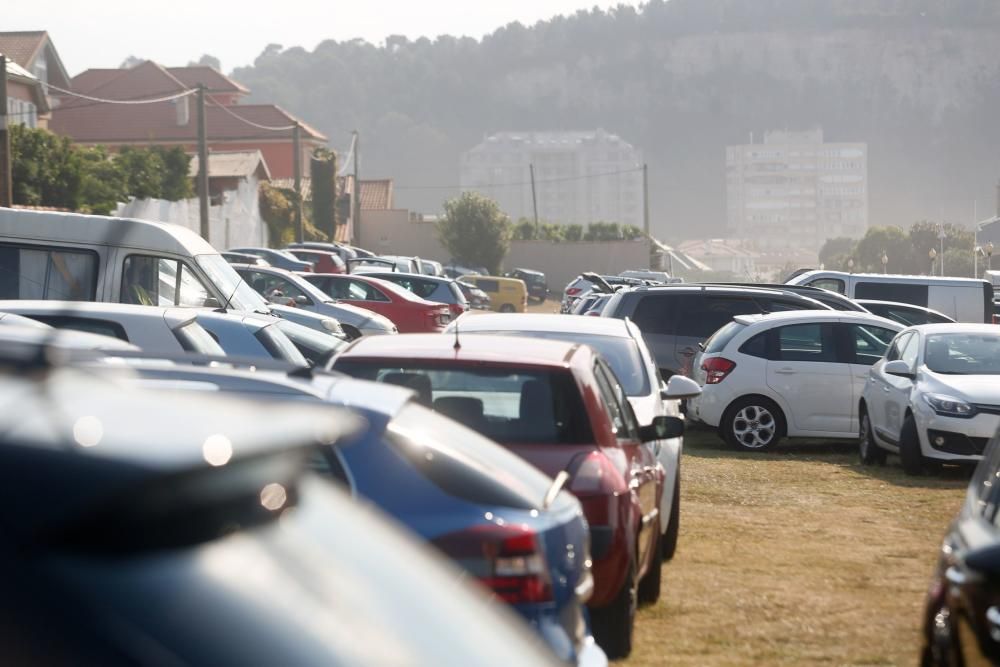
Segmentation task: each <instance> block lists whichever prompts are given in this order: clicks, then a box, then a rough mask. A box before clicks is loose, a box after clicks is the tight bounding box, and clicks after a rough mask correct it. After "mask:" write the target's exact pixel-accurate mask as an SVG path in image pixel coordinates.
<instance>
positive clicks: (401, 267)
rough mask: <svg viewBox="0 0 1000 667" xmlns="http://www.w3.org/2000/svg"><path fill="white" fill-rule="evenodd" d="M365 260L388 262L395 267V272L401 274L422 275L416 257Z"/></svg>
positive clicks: (380, 257)
mask: <svg viewBox="0 0 1000 667" xmlns="http://www.w3.org/2000/svg"><path fill="white" fill-rule="evenodd" d="M367 259H368V260H374V259H380V260H383V261H385V262H389V263H391V264H392V265H393V266H395V267H396V270H397V271H401V272H402V273H421V274H422V273H423V269H422V268H421V267H420V259H418V258H417V257H404V256H402V255H377V256H375V257H369V258H367ZM365 263H366V262H361V265H364V264H365Z"/></svg>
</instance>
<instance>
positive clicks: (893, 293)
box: [786, 271, 993, 324]
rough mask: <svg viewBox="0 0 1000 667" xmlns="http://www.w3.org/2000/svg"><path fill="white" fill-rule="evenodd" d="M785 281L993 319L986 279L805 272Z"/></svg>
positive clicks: (960, 318)
mask: <svg viewBox="0 0 1000 667" xmlns="http://www.w3.org/2000/svg"><path fill="white" fill-rule="evenodd" d="M786 282H787V284H789V285H807V286H809V287H821V288H823V289H827V290H830V291H831V292H839V293H840V294H843V295H845V296H847V297H849V298H851V299H872V300H875V301H895V302H897V303H910V304H913V305H914V306H924V307H925V308H931V309H933V310H937V311H939V312H942V313H944V314H945V315H947V316H948V317H951V318H952V319H954V320H955V321H957V322H977V323H983V322H985V323H987V324H989V323H991V322H993V285H992V284H990V282H989V281H986V280H975V279H973V278H947V277H944V278H942V277H936V276H894V275H884V274H881V273H845V272H843V271H807V272H805V273H802V274H799V275H797V276H795V277H793V278H790V279H789V280H788V281H786Z"/></svg>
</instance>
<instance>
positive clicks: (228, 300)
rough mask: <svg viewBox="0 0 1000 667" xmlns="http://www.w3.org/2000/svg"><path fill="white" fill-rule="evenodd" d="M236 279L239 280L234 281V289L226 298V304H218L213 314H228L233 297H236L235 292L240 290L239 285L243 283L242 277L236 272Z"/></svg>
mask: <svg viewBox="0 0 1000 667" xmlns="http://www.w3.org/2000/svg"><path fill="white" fill-rule="evenodd" d="M236 277H237V278H239V280H237V281H236V287H234V288H233V292H232V294H230V295H229V296H228V297H226V302H225V303H223V304H220V305H219V307H218V308H216V310H215V312H217V313H227V312H229V310H228V309H229V308H232V307H233V297H234V296H236V290H238V289H239V288H240V285H241V284H242V283H243V282H244V280H243V276H241V275H240V274H239V272H238V271H237V272H236ZM247 287H250V285H247Z"/></svg>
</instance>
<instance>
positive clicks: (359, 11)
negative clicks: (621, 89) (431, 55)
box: [0, 0, 638, 76]
mask: <svg viewBox="0 0 1000 667" xmlns="http://www.w3.org/2000/svg"><path fill="white" fill-rule="evenodd" d="M3 4H4V8H3V12H2V14H3V21H2V24H3V25H2V28H0V29H2V30H5V31H6V30H48V31H49V34H50V35H51V36H52V40H53V42H54V43H55V46H56V49H58V50H59V55H60V56H61V57H62V60H63V64H65V65H66V69H67V70H69V73H70V75H71V76H72V75H75V74H78V73H79V72H81V71H83V70H85V69H87V68H89V67H117V66H118V65H119V64H120V63H121V62H122V61H123V60H125V58H127V57H128V56H130V55H135V56H139V57H141V58H149V59H152V60H156V61H157V62H160V63H161V64H163V65H186V64H187V63H188V61H190V60H197V59H198V58H199V57H200V56H201V55H202V54H203V53H209V54H211V55H214V56H215V57H217V58H219V59H220V60H221V61H222V67H223V69H225V70H226V71H227V72H228V71H230V70H232V69H233V68H234V67H238V66H240V65H247V64H250V63H252V62H253V60H254V58H256V57H257V56H258V55H259V54H260V53H261V51H263V50H264V47H265V46H267V45H268V44H270V43H277V44H281V45H283V46H285V47H289V46H303V47H305V48H307V49H310V50H312V49H313V48H315V46H316V45H317V44H318V43H320V42H321V41H323V40H324V39H336V40H338V41H342V40H347V39H352V38H354V37H362V38H364V39H366V40H368V41H370V42H373V43H379V42H381V41H383V40H384V39H385V37H386V36H387V35H393V34H402V35H406V36H407V37H411V38H416V37H420V36H427V37H434V36H436V35H440V34H451V35H469V36H472V37H477V38H478V37H481V36H483V35H484V34H487V33H489V32H492V31H493V30H495V29H496V28H498V27H500V26H502V25H505V24H507V23H510V22H512V21H520V22H521V23H525V24H531V23H534V22H536V21H539V20H541V19H547V18H550V17H552V16H555V15H557V14H565V13H571V12H575V11H576V10H578V9H584V8H587V9H589V8H591V7H594V6H595V5H596V6H599V7H602V8H606V7H609V6H613V5H618V4H631V5H636V4H638V2H637V1H636V0H620V1H615V2H607V1H603V2H600V1H599V2H595V1H594V0H590V1H589V2H588V1H586V0H465V1H462V0H354V1H353V2H345V1H343V0H266V1H264V0H243V1H242V2H232V1H223V0H91V1H89V2H88V1H86V0H36V1H35V2H32V1H31V0H28V1H22V2H13V1H12V2H4V3H3Z"/></svg>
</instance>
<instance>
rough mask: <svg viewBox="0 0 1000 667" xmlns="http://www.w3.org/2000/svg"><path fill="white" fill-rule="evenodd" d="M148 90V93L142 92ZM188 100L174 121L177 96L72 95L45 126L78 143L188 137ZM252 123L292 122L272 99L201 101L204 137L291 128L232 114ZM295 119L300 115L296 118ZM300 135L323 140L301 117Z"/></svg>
mask: <svg viewBox="0 0 1000 667" xmlns="http://www.w3.org/2000/svg"><path fill="white" fill-rule="evenodd" d="M147 96H148V95H147ZM186 99H187V100H188V104H189V114H188V122H187V124H186V125H179V124H178V122H177V119H178V110H177V105H178V104H184V101H183V100H181V101H178V102H157V103H154V104H133V105H119V104H101V103H95V102H87V101H85V100H84V101H80V100H78V101H76V102H74V103H72V104H66V103H64V104H63V105H61V106H59V107H57V108H56V109H54V110H53V112H52V120H51V121H49V129H50V130H52V131H53V132H55V133H56V134H62V135H65V136H68V137H70V138H71V139H73V140H74V141H77V142H80V143H100V144H110V145H116V144H126V143H153V142H168V143H173V142H176V143H193V142H195V141H197V138H198V127H197V120H196V119H197V113H196V109H195V102H194V100H193V99H191V98H186ZM236 115H238V116H240V117H241V118H244V119H246V120H249V121H250V122H252V123H256V124H258V125H265V126H270V127H283V126H288V125H291V124H292V123H294V122H295V120H296V119H295V117H294V116H292V115H291V114H289V113H288V112H286V111H285V110H283V109H281V108H280V107H277V106H274V105H273V104H239V105H235V106H232V107H219V106H215V105H211V104H209V105H207V106H206V108H205V124H206V126H207V128H208V138H209V141H213V142H215V141H260V140H269V139H270V140H275V139H282V138H289V139H290V138H291V136H292V133H291V131H290V130H289V131H287V132H275V131H271V130H261V129H259V128H255V127H253V126H252V125H248V124H246V123H244V122H242V121H241V120H239V119H238V118H236V117H235V116H236ZM300 123H301V121H300ZM301 126H302V138H303V139H304V140H307V141H309V140H313V141H319V142H326V136H324V135H323V134H322V133H321V132H319V131H318V130H315V129H313V128H312V127H310V126H308V125H306V124H304V123H302V124H301Z"/></svg>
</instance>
